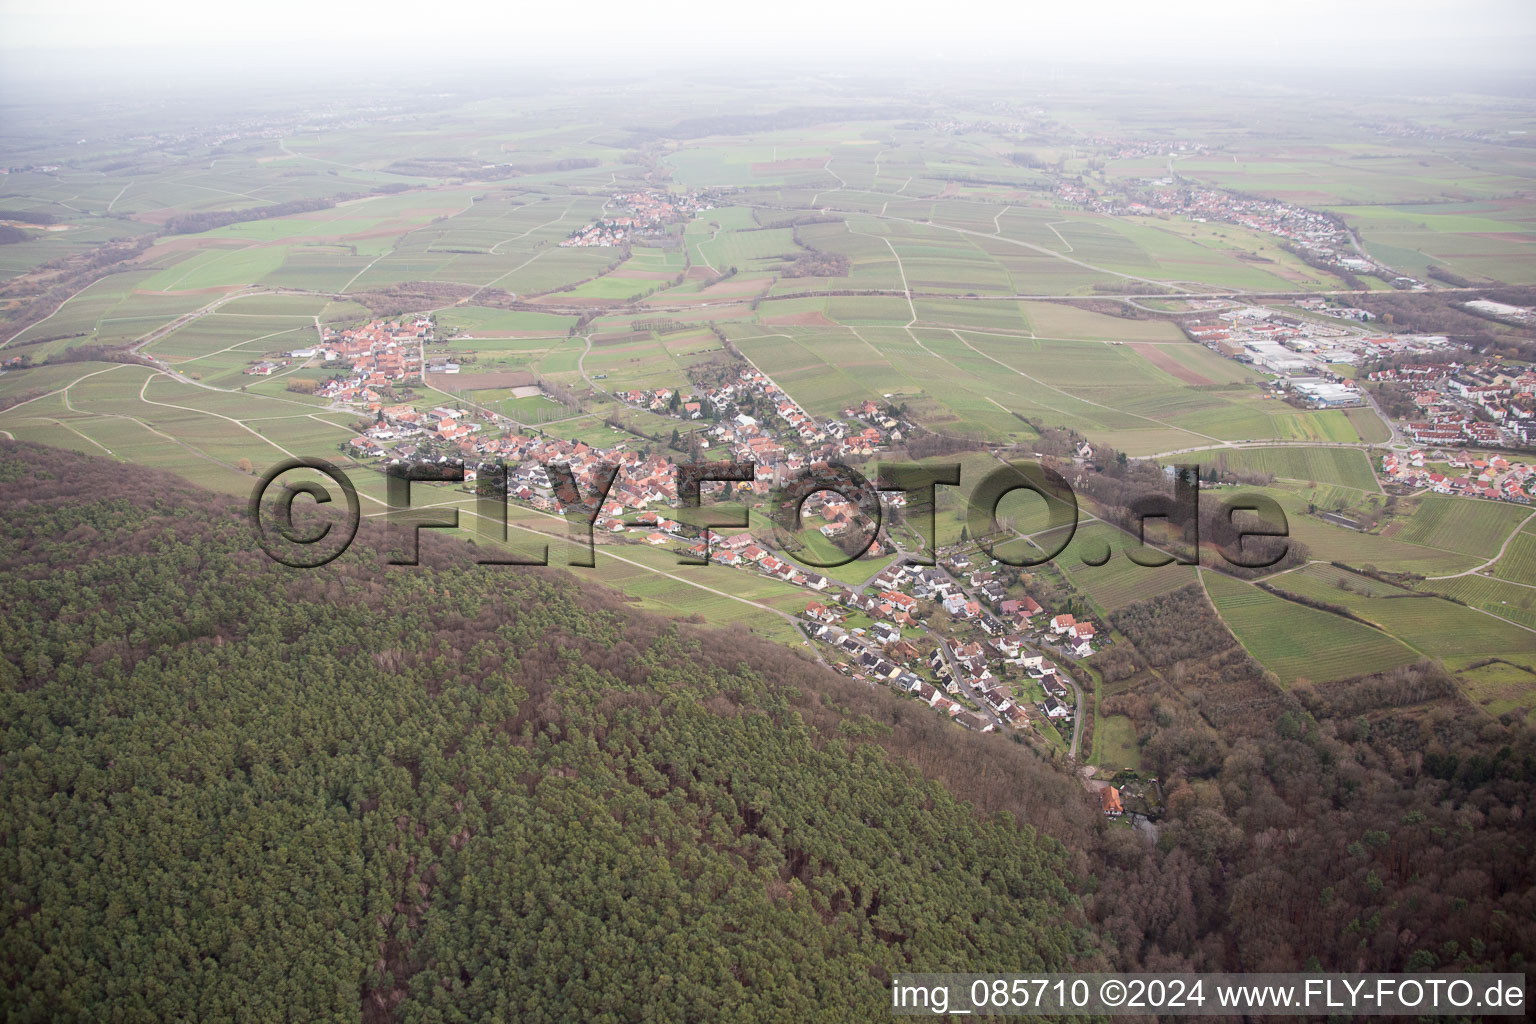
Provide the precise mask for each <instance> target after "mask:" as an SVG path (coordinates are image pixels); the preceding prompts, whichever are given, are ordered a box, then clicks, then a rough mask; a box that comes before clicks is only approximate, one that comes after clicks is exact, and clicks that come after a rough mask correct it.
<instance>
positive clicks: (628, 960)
mask: <svg viewBox="0 0 1536 1024" xmlns="http://www.w3.org/2000/svg"><path fill="white" fill-rule="evenodd" d="M0 449H3V450H0V495H3V498H0V573H3V577H0V589H3V591H4V593H5V594H6V595H7V599H6V600H5V601H4V602H3V610H0V631H3V635H4V637H5V642H4V657H3V659H0V692H3V694H4V707H5V715H4V723H3V726H0V727H3V729H4V741H3V743H0V747H3V750H4V753H3V755H0V773H3V776H4V779H5V786H4V820H5V821H6V822H7V824H6V826H5V842H4V844H3V846H0V860H3V864H0V874H3V876H4V879H5V897H6V898H5V902H4V910H3V912H0V913H3V933H4V953H3V959H0V963H3V974H4V988H3V991H4V995H3V996H0V1003H3V1004H4V1010H5V1015H6V1016H7V1017H9V1018H10V1019H13V1020H67V1019H124V1020H131V1019H142V1020H151V1019H154V1020H163V1019H201V1020H260V1021H271V1020H293V1019H317V1020H318V1019H327V1020H356V1019H363V1020H400V1021H437V1020H444V1021H446V1020H477V1019H497V1020H524V1021H536V1020H568V1019H581V1020H591V1021H603V1020H638V1019H642V1016H643V1017H644V1019H648V1020H684V1019H687V1020H718V1019H725V1018H730V1019H736V1020H759V1019H760V1020H818V1019H819V1020H846V1019H851V1018H854V1017H858V1016H863V1015H866V1014H867V1013H869V1012H871V1010H872V1008H877V1007H880V1006H883V1005H884V1003H883V1000H884V998H886V997H885V996H884V994H883V992H882V985H883V984H884V983H885V982H887V981H888V979H889V977H890V975H891V974H892V973H893V972H896V971H903V970H910V969H913V968H916V967H921V968H923V969H927V970H944V969H950V970H962V969H966V970H977V969H995V970H1004V969H1028V968H1033V969H1065V968H1069V967H1071V966H1074V965H1079V966H1090V965H1093V964H1096V963H1098V964H1102V963H1103V962H1104V961H1103V960H1102V958H1101V956H1100V954H1099V952H1098V949H1097V943H1096V940H1095V939H1094V937H1093V933H1092V931H1091V929H1090V928H1089V926H1088V921H1087V918H1086V915H1085V913H1084V911H1083V910H1082V909H1081V907H1080V906H1079V897H1078V895H1076V894H1075V890H1079V889H1080V888H1081V884H1082V883H1081V876H1080V875H1079V874H1078V873H1077V871H1076V870H1074V856H1073V855H1071V854H1069V853H1068V851H1067V849H1066V847H1064V846H1063V845H1062V844H1061V843H1060V842H1058V841H1056V840H1054V839H1050V838H1046V837H1044V836H1042V835H1040V834H1039V833H1037V832H1036V830H1035V829H1033V828H1030V827H1027V826H1023V825H1020V824H1018V823H1017V822H1016V821H1015V820H1014V819H1013V818H1012V817H1011V816H1009V815H1006V814H1001V815H988V816H986V817H981V816H978V814H977V813H976V812H975V810H974V809H973V808H972V807H970V806H967V805H965V804H964V803H962V802H961V801H960V800H959V799H957V798H956V797H955V796H954V795H952V794H951V792H950V791H949V790H948V789H946V788H945V787H944V786H943V785H940V784H938V783H936V782H934V781H930V780H928V779H925V778H924V777H923V776H922V775H921V774H920V773H919V771H918V770H916V769H915V768H914V767H913V766H912V763H922V762H925V761H926V762H929V763H939V762H944V763H952V762H956V761H958V760H959V759H957V758H955V757H954V756H953V752H952V751H950V750H948V749H947V748H945V747H944V744H947V743H950V742H952V741H953V739H954V737H953V735H952V734H953V733H955V732H958V730H954V729H953V728H952V727H951V726H949V725H948V723H943V722H938V721H937V720H936V718H935V720H934V721H933V722H932V723H929V724H930V725H931V726H932V728H931V729H924V727H923V723H914V725H915V728H914V730H913V732H912V733H911V735H910V736H903V738H902V739H901V740H900V742H901V743H903V744H905V746H906V751H905V754H906V756H903V755H902V754H901V753H894V756H893V751H891V750H888V749H886V746H894V744H895V743H896V740H894V739H893V725H892V723H891V722H890V721H889V720H881V719H880V718H878V717H876V716H877V715H885V716H886V717H887V719H888V718H889V715H890V714H891V713H892V712H893V711H894V712H897V713H899V714H901V715H902V716H917V715H918V714H920V713H921V712H919V711H918V710H916V709H913V708H912V707H911V706H910V705H906V706H905V707H900V708H898V707H897V705H896V704H895V701H894V699H892V698H889V697H886V696H885V695H884V694H869V695H864V694H857V693H856V694H853V695H851V696H852V698H853V699H852V700H851V701H850V700H849V699H848V698H847V697H843V696H840V694H839V693H838V692H837V689H836V688H837V687H839V686H840V687H844V688H846V686H847V684H846V683H843V682H842V681H841V680H839V679H837V678H836V677H832V676H831V675H830V674H829V673H826V672H825V671H824V670H823V669H821V668H820V667H818V666H815V665H813V664H811V663H809V662H806V661H804V660H803V659H801V658H798V657H796V656H795V655H793V654H791V653H789V652H783V651H779V650H777V649H774V648H771V647H769V646H768V645H766V644H757V643H756V642H754V641H752V640H751V639H750V638H749V637H746V636H745V635H743V636H741V637H735V638H717V637H713V636H711V635H709V634H707V633H704V632H702V631H700V630H698V629H696V628H694V627H692V626H688V625H686V624H678V623H674V622H671V621H669V620H666V619H662V618H659V617H655V616H650V615H643V614H639V613H636V612H634V611H632V610H629V609H626V608H624V607H623V606H622V604H623V602H622V598H620V597H618V596H617V595H615V594H613V593H611V592H609V591H606V590H602V589H598V588H591V587H584V586H581V585H578V583H577V582H576V581H575V579H574V578H572V577H570V576H569V575H566V574H564V573H561V572H558V571H548V572H546V571H537V572H536V571H531V570H523V569H517V570H512V571H502V572H498V571H495V570H489V571H488V570H487V569H486V568H485V567H479V566H475V565H473V564H470V563H469V560H468V555H467V554H466V553H465V552H464V551H462V550H460V549H459V548H458V547H457V546H456V545H454V544H452V543H451V542H449V543H441V544H437V545H433V544H431V543H430V542H429V543H427V544H426V545H424V557H428V558H431V559H432V560H434V561H435V563H436V564H435V565H432V566H430V567H424V568H421V569H401V568H398V567H397V568H394V569H389V570H386V569H385V567H384V566H383V565H382V564H381V561H382V560H381V558H380V556H379V555H378V554H377V553H376V552H375V551H373V550H372V549H371V548H370V547H369V545H368V544H366V543H364V544H360V545H359V546H357V547H355V548H354V549H353V550H354V553H349V554H348V555H347V556H346V557H345V558H343V559H342V560H340V561H339V562H336V563H333V564H332V565H331V566H329V567H327V568H325V569H322V570H314V571H300V570H293V569H288V568H284V567H282V566H278V565H275V564H274V563H272V562H270V561H269V560H268V559H267V558H266V556H265V555H263V554H261V553H260V552H259V551H258V550H257V548H256V546H255V544H254V543H253V541H252V539H251V533H250V527H249V523H248V522H247V521H246V520H245V519H244V515H243V510H242V509H241V508H240V507H239V506H238V505H237V504H236V503H232V502H229V501H227V500H225V499H222V498H214V497H212V496H209V495H206V494H203V493H200V492H194V491H192V490H191V489H190V488H188V487H187V486H186V485H185V484H182V483H180V482H178V481H177V480H176V479H175V478H173V477H169V476H165V475H160V474H156V473H152V472H147V471H143V470H141V469H138V468H130V467H125V466H122V465H120V464H114V463H110V462H105V461H101V460H94V459H86V458H84V457H82V456H75V455H70V454H68V453H63V452H56V451H51V450H47V449H40V448H35V447H29V446H22V445H18V444H14V443H10V442H6V443H4V445H3V446H0ZM364 539H365V540H366V539H367V538H366V534H365V537H364ZM722 641H724V642H722ZM875 698H879V699H878V700H877V699H875ZM927 717H930V718H933V717H934V716H932V715H928V716H927ZM866 737H867V738H866ZM925 737H932V738H933V742H932V743H929V741H928V740H927V739H925ZM882 744H884V745H882ZM995 746H996V747H997V748H999V749H1002V750H1003V751H1004V752H1005V754H1006V756H1007V758H1008V759H1012V763H1013V764H1014V765H1015V768H1016V770H1018V771H1026V772H1027V771H1035V772H1036V773H1037V778H1036V780H1035V782H1034V783H1033V784H1030V783H1028V782H1027V780H1026V781H1025V782H1022V783H1021V782H1020V780H1019V779H1017V778H1013V779H1011V780H1004V782H1006V783H1007V787H1006V788H1007V789H1008V790H1010V791H1011V792H1013V794H1014V795H1011V796H1008V797H1007V800H1008V802H1009V803H1010V804H1012V805H1013V806H1015V807H1017V808H1022V809H1024V810H1025V811H1028V807H1029V805H1030V804H1031V803H1037V804H1038V808H1037V812H1032V813H1038V815H1039V816H1041V817H1042V819H1043V820H1049V818H1050V815H1051V813H1053V812H1051V811H1050V810H1048V807H1049V806H1050V805H1054V806H1055V807H1057V808H1063V807H1064V805H1070V804H1071V803H1072V802H1073V801H1079V803H1080V806H1079V807H1077V808H1065V811H1066V813H1067V816H1068V817H1069V818H1070V817H1072V816H1074V815H1075V814H1076V812H1077V811H1079V810H1081V809H1082V807H1081V791H1080V790H1079V789H1077V788H1076V787H1075V786H1074V785H1073V783H1071V782H1070V780H1067V779H1064V778H1062V777H1060V776H1059V775H1057V774H1056V773H1055V772H1053V771H1052V770H1051V769H1050V768H1049V767H1048V766H1046V765H1044V764H1043V763H1042V764H1038V765H1036V766H1034V767H1031V764H1030V762H1031V761H1033V759H1034V758H1033V755H1032V754H1029V753H1028V752H1027V751H1025V750H1024V749H1023V748H1021V747H1018V746H1017V745H1014V744H1008V743H1006V742H1005V741H998V743H996V744H995ZM909 762H912V763H909ZM972 767H974V765H970V766H967V773H966V774H967V775H968V776H969V777H972V778H973V779H975V780H977V781H976V782H975V783H973V785H981V786H983V787H984V786H985V785H986V784H987V783H986V777H987V775H988V772H985V771H983V772H979V773H976V772H972V771H970V770H969V769H970V768H972ZM1001 772H1003V769H1001V768H1000V769H997V770H995V771H993V772H992V773H991V774H993V775H995V776H998V777H999V778H1001V775H1000V773H1001ZM993 784H994V785H1002V783H993ZM1054 813H1056V814H1061V813H1062V811H1057V812H1054ZM1077 867H1079V868H1080V867H1081V864H1080V862H1079V863H1078V864H1077Z"/></svg>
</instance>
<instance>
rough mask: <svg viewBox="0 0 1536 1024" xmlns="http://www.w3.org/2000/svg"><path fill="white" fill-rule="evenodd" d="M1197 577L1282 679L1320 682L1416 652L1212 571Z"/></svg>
mask: <svg viewBox="0 0 1536 1024" xmlns="http://www.w3.org/2000/svg"><path fill="white" fill-rule="evenodd" d="M1201 575H1202V577H1203V578H1204V580H1205V588H1206V591H1207V592H1208V593H1209V594H1210V595H1211V600H1212V602H1213V603H1214V604H1215V605H1216V610H1217V611H1218V612H1219V613H1220V614H1221V617H1222V619H1223V621H1225V622H1226V624H1227V626H1228V627H1229V628H1230V629H1231V630H1232V633H1233V634H1234V635H1235V636H1236V637H1237V639H1238V642H1239V643H1241V644H1242V645H1243V646H1244V647H1245V648H1247V649H1248V653H1250V654H1252V655H1253V656H1254V658H1256V659H1257V660H1258V662H1259V663H1260V664H1261V665H1263V666H1264V667H1265V668H1267V669H1269V670H1270V671H1272V672H1274V673H1275V675H1277V676H1279V677H1280V680H1281V682H1282V683H1293V682H1295V681H1297V680H1298V679H1309V680H1311V681H1312V682H1314V683H1326V682H1331V681H1333V680H1335V679H1344V678H1348V677H1351V676H1357V675H1364V674H1366V673H1369V672H1380V671H1382V670H1384V669H1389V668H1392V667H1394V666H1397V665H1406V664H1409V663H1411V662H1413V661H1416V660H1418V658H1419V657H1420V656H1421V655H1420V654H1418V653H1417V652H1416V651H1414V650H1412V649H1411V648H1409V647H1408V646H1406V645H1404V644H1403V643H1400V642H1399V641H1397V640H1395V639H1393V638H1392V637H1391V636H1388V635H1386V634H1385V633H1383V632H1380V631H1378V630H1374V629H1372V628H1370V627H1369V626H1365V625H1362V624H1361V623H1358V622H1353V621H1351V620H1349V619H1346V618H1344V617H1342V616H1339V615H1333V614H1331V613H1329V612H1325V611H1319V610H1317V609H1314V608H1307V607H1304V606H1302V605H1299V604H1296V603H1294V602H1291V601H1287V600H1285V599H1284V598H1281V597H1276V596H1275V595H1273V594H1268V593H1265V592H1264V591H1262V590H1260V589H1259V588H1258V587H1255V586H1253V585H1251V584H1248V583H1243V582H1241V581H1239V580H1235V579H1232V578H1230V577H1227V576H1222V575H1220V574H1218V573H1213V572H1204V573H1202V574H1201ZM1340 603H1342V602H1340Z"/></svg>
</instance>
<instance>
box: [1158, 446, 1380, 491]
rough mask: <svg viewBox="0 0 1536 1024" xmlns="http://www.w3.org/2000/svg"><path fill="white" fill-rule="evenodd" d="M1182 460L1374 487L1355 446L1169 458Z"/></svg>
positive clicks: (1363, 455) (1247, 450) (1242, 450)
mask: <svg viewBox="0 0 1536 1024" xmlns="http://www.w3.org/2000/svg"><path fill="white" fill-rule="evenodd" d="M1185 460H1188V461H1189V462H1193V463H1195V464H1197V465H1200V466H1215V467H1217V468H1218V469H1222V470H1228V471H1230V472H1233V473H1245V472H1246V473H1269V474H1272V475H1274V476H1276V477H1279V478H1281V479H1286V480H1301V481H1308V482H1312V483H1320V484H1338V485H1339V486H1342V487H1351V488H1355V489H1358V490H1369V491H1375V490H1378V486H1377V483H1376V475H1375V473H1374V472H1372V470H1371V463H1370V457H1369V456H1368V455H1367V454H1366V453H1365V452H1363V451H1361V450H1359V449H1357V448H1295V447H1285V448H1240V449H1234V450H1230V451H1214V452H1194V453H1191V454H1189V455H1182V456H1178V457H1177V459H1170V460H1169V461H1170V462H1173V461H1178V462H1181V463H1182V462H1184V461H1185Z"/></svg>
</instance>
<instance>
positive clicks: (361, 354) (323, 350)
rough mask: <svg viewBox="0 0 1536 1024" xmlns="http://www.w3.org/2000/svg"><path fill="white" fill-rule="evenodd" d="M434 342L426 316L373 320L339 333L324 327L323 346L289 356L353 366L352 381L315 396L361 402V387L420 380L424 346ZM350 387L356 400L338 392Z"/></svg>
mask: <svg viewBox="0 0 1536 1024" xmlns="http://www.w3.org/2000/svg"><path fill="white" fill-rule="evenodd" d="M431 340H432V321H431V320H428V319H427V318H426V317H418V318H416V319H415V320H414V321H412V322H411V323H405V322H403V321H399V320H371V321H369V322H368V323H367V324H365V325H363V326H362V327H348V328H345V329H343V330H339V331H338V330H336V329H335V328H333V327H326V328H323V329H322V330H321V334H320V341H321V344H320V345H318V346H315V347H313V348H307V349H298V350H296V351H294V352H292V353H289V354H290V355H293V356H295V357H298V358H305V359H308V358H313V357H315V356H319V357H321V358H323V359H326V360H327V361H331V360H342V361H345V362H348V363H351V364H352V377H353V380H352V381H350V382H348V381H342V382H336V381H332V382H329V383H328V385H327V386H326V387H323V388H321V389H317V390H316V392H315V393H316V394H320V395H325V396H326V397H332V398H336V399H337V400H339V401H356V400H359V396H358V390H357V389H358V388H359V387H368V388H374V389H377V388H381V387H383V386H385V385H386V384H388V383H390V382H393V381H403V380H407V379H409V378H412V377H420V376H421V370H422V345H423V344H424V343H426V342H429V341H431ZM348 386H350V387H351V388H352V389H353V397H352V398H345V397H343V396H342V395H340V394H339V393H337V392H339V391H342V390H346V388H347V387H348Z"/></svg>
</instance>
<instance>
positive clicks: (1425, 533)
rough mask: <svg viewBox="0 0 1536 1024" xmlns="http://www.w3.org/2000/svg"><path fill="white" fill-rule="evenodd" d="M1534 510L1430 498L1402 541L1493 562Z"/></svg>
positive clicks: (1416, 513)
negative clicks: (1515, 530) (1517, 528)
mask: <svg viewBox="0 0 1536 1024" xmlns="http://www.w3.org/2000/svg"><path fill="white" fill-rule="evenodd" d="M1530 514H1531V510H1530V509H1529V508H1526V507H1525V506H1523V505H1511V504H1509V503H1507V502H1502V501H1479V500H1473V499H1468V498H1451V497H1446V496H1444V495H1438V494H1430V495H1426V496H1425V497H1424V498H1423V499H1422V500H1421V501H1420V503H1419V507H1418V508H1417V509H1416V510H1415V511H1414V513H1413V515H1412V516H1410V517H1409V518H1408V519H1407V521H1406V522H1404V523H1403V524H1402V528H1401V529H1400V530H1399V531H1398V532H1397V535H1396V538H1397V539H1398V540H1405V541H1408V542H1410V543H1413V544H1423V545H1425V546H1427V547H1432V548H1443V549H1444V550H1446V551H1459V552H1461V553H1463V554H1468V555H1476V556H1479V557H1481V558H1492V557H1493V556H1494V555H1496V554H1498V551H1499V547H1500V546H1501V545H1502V544H1503V543H1504V541H1505V539H1506V538H1507V537H1508V536H1509V535H1510V532H1511V531H1513V530H1514V529H1515V528H1516V527H1517V526H1519V525H1520V523H1521V522H1522V521H1523V520H1525V519H1526V518H1528V517H1529V516H1530Z"/></svg>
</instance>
